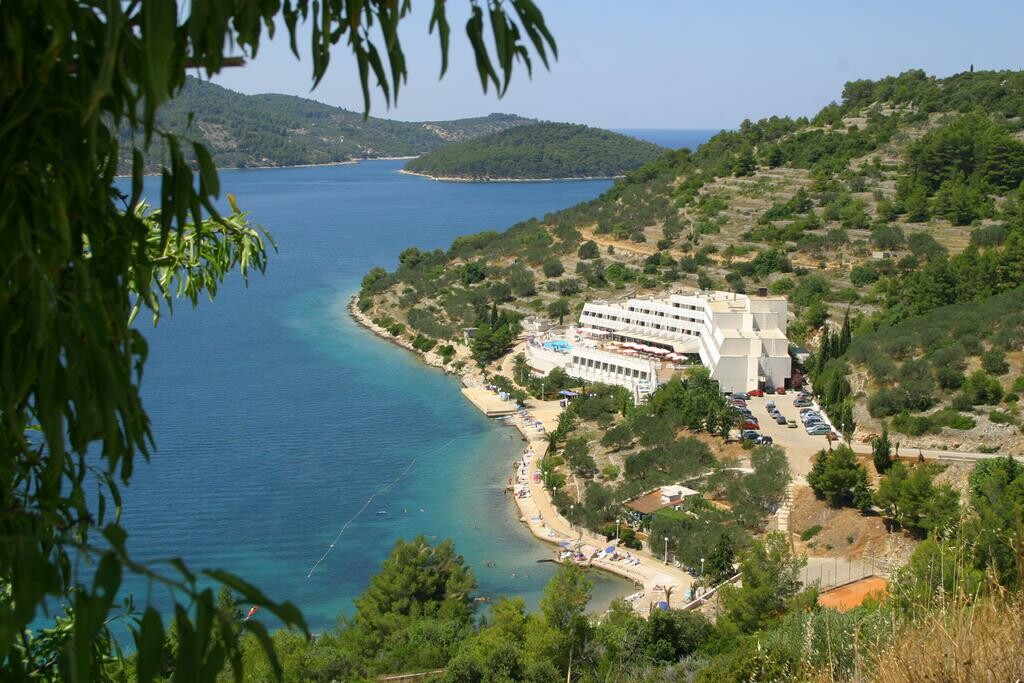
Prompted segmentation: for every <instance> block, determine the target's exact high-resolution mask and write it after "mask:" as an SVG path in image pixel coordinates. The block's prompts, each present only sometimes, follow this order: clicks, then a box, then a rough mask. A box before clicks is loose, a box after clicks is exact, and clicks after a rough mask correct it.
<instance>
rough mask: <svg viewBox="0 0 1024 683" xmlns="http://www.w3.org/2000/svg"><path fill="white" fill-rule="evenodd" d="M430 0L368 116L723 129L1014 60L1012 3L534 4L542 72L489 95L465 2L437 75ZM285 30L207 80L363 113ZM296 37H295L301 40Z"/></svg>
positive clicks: (1018, 57) (336, 65) (339, 64)
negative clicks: (298, 52) (554, 55)
mask: <svg viewBox="0 0 1024 683" xmlns="http://www.w3.org/2000/svg"><path fill="white" fill-rule="evenodd" d="M432 4H433V3H432V2H430V1H429V0H413V14H412V16H411V17H410V18H408V19H407V20H406V21H405V23H404V31H403V32H402V34H401V35H402V40H403V44H404V45H405V50H406V55H407V58H408V61H409V82H408V84H407V86H406V87H404V88H403V90H402V92H401V95H400V97H399V101H398V106H397V107H393V108H392V109H391V110H390V111H388V110H385V109H384V106H383V100H382V99H381V98H380V97H377V98H375V100H374V106H373V111H372V113H373V114H374V115H377V116H387V117H389V118H396V119H402V120H425V119H451V118H461V117H465V116H477V115H481V114H487V113H490V112H495V111H501V112H509V113H516V114H522V115H526V116H532V117H537V118H541V119H549V120H557V121H574V122H580V123H587V124H591V125H596V126H603V127H609V128H723V127H724V128H729V127H734V126H735V125H736V124H738V123H739V122H740V121H742V120H743V119H744V118H750V119H757V118H761V117H763V116H769V115H772V114H790V115H794V116H798V115H809V114H813V113H814V112H816V111H818V110H819V109H820V108H821V107H822V106H823V105H825V104H827V103H828V102H829V101H831V100H835V99H838V98H839V96H840V94H841V92H842V87H843V83H845V82H846V81H848V80H852V79H857V78H878V77H881V76H886V75H891V74H896V73H899V72H901V71H905V70H906V69H911V68H923V69H925V70H926V71H927V72H928V73H930V74H936V75H949V74H952V73H956V72H959V71H964V70H966V69H967V68H968V67H969V66H970V65H971V64H974V67H975V69H1019V68H1021V67H1022V66H1024V41H1022V40H1021V27H1022V26H1024V2H1019V1H1016V0H1015V1H1012V2H1011V1H1009V0H1007V1H1006V2H992V1H985V0H975V1H972V2H954V1H952V0H930V1H916V0H915V1H909V0H885V1H883V0H848V1H842V2H841V1H834V2H833V1H829V0H825V1H822V0H817V1H816V2H810V1H796V0H775V1H774V2H765V1H764V0H761V1H759V2H754V1H749V2H726V1H724V0H719V1H717V2H704V3H696V2H684V1H683V0H676V1H669V0H647V1H645V0H632V1H630V2H625V1H620V2H612V1H610V0H586V1H585V0H538V4H539V5H540V7H541V9H542V10H543V11H544V13H545V16H546V17H547V20H548V25H549V27H550V28H551V30H552V32H553V33H554V34H555V38H556V40H557V41H558V47H559V55H560V57H559V60H558V61H557V62H555V63H554V64H553V65H552V69H551V72H550V73H548V72H546V71H544V69H543V67H541V68H539V69H536V70H535V71H534V75H533V80H532V81H531V80H528V79H527V78H526V74H525V71H523V72H520V73H518V74H517V76H516V77H514V78H513V82H512V85H511V87H510V88H509V92H508V94H507V95H506V96H505V97H504V98H503V99H501V100H498V99H497V98H496V97H495V95H494V93H493V91H492V92H489V93H488V94H487V95H484V94H482V92H481V89H480V83H479V80H478V78H477V75H476V70H475V68H474V67H473V65H472V59H471V55H470V52H469V48H468V44H467V41H466V39H465V31H464V30H463V25H464V22H465V18H466V16H467V8H468V2H463V1H461V0H451V1H450V2H449V3H448V5H449V16H450V20H451V22H452V62H451V67H450V69H449V72H448V74H447V75H446V76H445V79H444V80H443V81H441V82H438V80H437V74H438V70H439V66H440V58H439V56H438V48H437V43H436V36H428V35H427V31H426V29H427V24H428V21H429V9H430V7H431V6H432ZM282 36H283V32H282V33H280V34H279V36H278V39H276V40H275V41H273V42H272V43H269V44H265V45H264V46H263V48H262V49H261V52H260V55H259V57H258V58H257V59H256V60H254V61H252V62H250V64H249V65H248V66H246V67H245V68H240V69H228V70H227V71H226V73H225V74H223V75H222V76H220V77H218V78H216V79H215V82H217V83H220V84H221V85H224V86H225V87H229V88H232V89H234V90H239V91H241V92H246V93H259V92H281V93H289V94H294V95H300V96H304V97H312V98H313V99H317V100H320V101H322V102H327V103H329V104H334V105H339V106H344V107H348V108H351V109H357V110H358V109H361V107H362V99H361V95H360V92H359V88H358V84H357V83H356V82H355V81H354V78H353V75H354V73H355V72H354V69H353V67H352V63H351V61H350V60H349V59H348V58H347V55H346V54H345V48H344V46H341V47H339V48H337V51H336V55H335V59H334V61H333V62H332V67H331V70H330V72H329V75H328V76H327V78H326V79H325V80H324V81H323V82H322V83H321V84H320V87H318V88H317V89H316V90H315V91H313V92H312V93H311V92H310V89H309V85H310V83H311V79H310V64H309V60H308V59H305V60H304V61H301V62H300V61H297V60H296V59H295V58H294V57H293V56H292V55H291V53H290V51H288V49H287V44H286V41H285V40H284V39H283V38H282ZM307 40H308V38H306V37H304V38H303V39H302V41H300V47H302V46H303V44H304V43H305V42H306V41H307Z"/></svg>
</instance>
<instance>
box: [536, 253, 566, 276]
mask: <svg viewBox="0 0 1024 683" xmlns="http://www.w3.org/2000/svg"><path fill="white" fill-rule="evenodd" d="M541 269H542V270H543V271H544V275H545V276H546V277H558V276H560V275H561V274H562V273H564V272H565V266H563V265H562V262H561V261H559V260H558V259H557V258H555V257H553V256H552V257H551V258H547V259H544V264H543V265H542V266H541Z"/></svg>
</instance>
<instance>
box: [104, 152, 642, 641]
mask: <svg viewBox="0 0 1024 683" xmlns="http://www.w3.org/2000/svg"><path fill="white" fill-rule="evenodd" d="M402 164H403V162H401V161H374V162H366V163H360V164H354V165H345V166H329V167H318V168H294V169H265V170H237V171H222V172H221V185H222V188H223V189H224V191H225V192H230V193H232V194H234V195H235V196H236V198H237V200H238V203H239V205H240V206H241V207H243V208H244V209H245V210H247V211H250V212H251V219H252V220H254V221H256V222H259V223H261V224H263V225H264V226H265V227H267V228H268V229H269V230H270V231H271V232H272V233H273V235H274V237H275V239H276V240H277V243H278V246H279V253H276V254H273V255H272V257H271V260H270V266H269V268H268V271H267V274H266V275H265V276H262V277H261V276H258V275H257V276H254V277H253V278H252V279H251V280H250V286H249V287H248V289H246V288H244V287H243V286H241V283H240V281H239V278H237V277H233V278H232V279H231V280H230V281H229V282H228V283H226V284H225V286H223V287H222V288H221V290H220V292H219V293H218V296H217V298H216V300H215V301H212V302H210V301H204V302H202V303H201V304H200V306H199V308H198V309H196V310H192V309H191V308H189V307H188V306H187V304H184V303H179V305H178V306H176V308H175V313H174V316H173V318H172V317H165V318H164V319H163V320H162V321H161V323H160V325H159V326H158V328H156V329H155V330H153V329H149V328H146V327H145V326H143V329H144V330H145V331H146V334H147V337H148V339H149V342H150V355H149V361H148V363H147V365H146V370H145V375H144V379H143V397H144V401H145V405H146V408H147V410H148V412H149V415H150V417H151V419H152V422H153V431H154V434H155V438H156V443H157V452H156V454H155V455H154V457H153V459H152V461H151V462H150V463H149V464H140V465H139V466H138V467H137V469H136V472H135V475H134V477H133V479H132V482H131V486H130V487H129V488H128V490H127V491H126V492H125V514H124V522H125V525H126V528H127V529H128V531H129V544H128V546H129V550H130V551H131V552H132V553H133V555H135V556H136V557H137V558H139V559H146V560H151V559H157V558H165V557H169V556H174V555H180V556H182V557H184V558H185V559H186V560H187V561H188V562H189V564H190V565H191V566H192V567H193V568H202V567H218V568H223V569H227V570H229V571H233V572H236V573H238V574H240V575H242V576H243V577H245V578H246V579H248V580H250V581H251V582H253V583H255V584H256V585H257V586H259V587H260V588H261V589H263V590H264V591H265V592H266V593H267V594H268V595H269V596H271V597H273V598H275V599H287V600H291V601H292V602H294V603H296V604H297V605H298V606H299V607H300V608H301V609H302V610H303V612H304V614H305V616H306V619H307V620H308V622H309V624H310V626H311V627H312V628H314V629H316V630H320V629H323V628H327V627H330V626H331V625H333V624H334V623H335V621H336V619H337V616H338V614H339V613H341V612H345V613H351V612H352V611H353V605H352V600H353V598H355V597H356V596H357V595H358V594H359V593H360V592H361V591H362V590H363V589H364V588H365V587H366V584H367V582H368V580H369V578H370V576H371V575H372V574H373V573H375V572H376V571H377V569H378V568H379V566H380V563H381V561H382V560H383V559H384V558H385V557H386V556H387V554H388V553H389V551H390V549H391V547H392V546H393V544H394V542H395V541H396V540H397V539H399V538H412V537H413V536H415V535H417V534H423V535H425V536H427V537H428V538H429V539H430V540H432V541H437V540H440V539H443V538H452V539H453V540H454V541H455V543H456V547H457V549H458V551H459V552H460V553H462V554H463V555H464V556H465V558H466V560H467V562H468V563H469V564H470V565H471V566H472V567H473V568H474V570H475V572H476V575H477V579H478V581H479V584H480V588H479V591H478V593H479V594H481V595H485V596H496V595H510V594H517V595H522V596H524V598H525V599H526V601H527V604H528V605H530V606H536V604H537V602H538V600H539V598H540V594H541V591H542V589H543V586H544V583H545V582H546V581H547V579H548V577H550V575H551V573H552V570H553V565H551V564H550V563H545V564H537V563H536V560H537V559H540V558H546V557H549V552H548V549H547V546H546V545H544V544H542V543H540V542H539V541H537V540H535V539H533V538H532V537H531V536H530V535H529V534H528V532H527V531H526V530H525V529H524V528H523V527H522V525H521V524H520V522H519V521H518V514H517V510H516V507H515V505H514V504H513V502H512V501H511V500H509V499H508V498H507V497H506V494H505V493H504V484H505V482H506V480H507V477H508V476H509V475H510V473H511V464H512V461H513V460H514V459H515V457H516V455H517V454H518V453H519V452H520V450H521V443H522V442H521V441H520V438H519V434H518V432H515V431H514V430H512V429H511V428H509V427H505V426H503V425H501V424H500V423H495V422H493V421H489V420H487V419H486V418H484V417H483V416H482V415H481V414H480V413H479V412H478V411H476V409H475V408H473V407H472V406H470V405H469V403H468V402H466V401H465V400H464V399H463V398H462V397H461V395H460V394H459V392H458V382H457V381H456V380H454V379H452V378H450V377H447V376H445V375H444V374H443V373H441V372H439V371H437V370H434V369H432V368H428V367H426V366H424V365H422V364H421V363H420V362H419V361H418V359H417V358H416V357H415V356H413V355H412V354H410V353H408V352H407V351H405V350H403V349H399V348H398V347H395V346H393V345H391V344H388V343H386V342H384V341H382V340H380V339H378V338H377V337H375V336H373V335H372V334H370V333H368V332H366V331H365V330H363V329H362V328H360V327H359V326H357V325H356V324H355V323H353V322H352V321H351V319H350V318H349V317H348V315H347V313H346V311H345V304H346V302H347V299H348V297H349V296H350V295H351V294H352V293H353V292H355V291H356V290H357V289H358V287H359V281H360V279H361V278H362V276H363V274H365V272H366V271H367V270H368V269H370V268H371V267H373V266H384V267H386V268H392V267H394V265H395V263H396V260H397V254H398V253H399V251H401V249H403V248H405V247H407V246H418V247H420V248H423V249H433V248H436V247H441V248H445V247H447V246H448V245H449V244H450V243H451V241H452V240H453V239H454V238H455V237H457V236H459V235H463V234H467V233H470V232H476V231H479V230H494V229H497V230H500V229H504V228H506V227H508V226H510V225H512V224H513V223H515V222H517V221H520V220H525V219H527V218H530V217H531V216H538V217H540V216H543V215H544V214H545V213H547V212H550V211H554V210H557V209H560V208H564V207H568V206H571V205H573V204H575V203H577V202H580V201H584V200H588V199H591V198H593V197H595V196H597V195H598V194H600V193H601V192H602V191H603V190H604V189H606V188H607V187H608V186H609V185H610V182H609V181H605V180H596V181H572V182H547V183H480V184H476V183H442V182H436V181H431V180H428V179H424V178H419V177H415V176H408V175H404V174H400V173H398V172H397V171H398V169H399V168H401V166H402ZM153 191H154V192H155V191H156V188H155V187H154V188H153ZM391 482H395V483H394V486H393V487H392V488H390V489H389V490H388V491H386V492H385V493H383V494H381V495H380V496H379V497H378V498H377V499H376V500H374V501H373V503H372V504H370V506H369V507H367V508H366V511H365V512H364V513H362V514H361V515H360V516H358V517H357V518H356V519H355V520H354V521H353V522H352V523H351V525H350V526H348V528H347V529H346V531H345V532H344V534H343V535H342V536H341V538H340V540H339V542H338V543H337V545H336V546H335V547H334V549H333V550H332V551H331V552H330V554H329V555H328V556H327V557H326V559H325V560H324V561H323V562H322V563H321V564H320V565H319V566H318V567H317V569H316V571H315V572H314V573H313V574H312V576H311V577H309V578H307V574H308V573H309V571H310V568H311V567H312V566H313V565H314V563H315V562H316V561H317V560H318V558H320V557H321V556H322V555H323V554H324V552H325V550H327V549H328V546H329V544H330V543H331V542H332V541H333V540H334V538H335V537H336V535H337V534H338V532H339V529H340V528H341V527H342V526H343V524H345V522H346V521H348V520H349V519H351V518H352V517H353V516H354V515H355V514H356V513H357V512H358V511H359V510H360V508H362V507H363V506H364V505H365V504H366V502H367V499H368V498H369V497H370V496H372V495H373V494H374V493H375V492H377V491H379V490H380V489H381V488H382V487H384V486H386V485H387V484H389V483H391ZM383 510H386V511H387V514H386V515H379V514H377V512H378V511H383ZM488 561H491V562H493V563H495V564H496V567H495V568H488V567H487V566H486V563H487V562H488ZM513 575H514V576H513ZM592 578H593V579H594V581H595V602H596V603H603V604H606V603H607V602H608V601H610V599H611V598H612V597H614V596H615V595H619V594H622V593H624V592H627V591H628V590H629V586H628V585H626V584H625V583H624V582H622V581H620V580H617V579H614V578H611V577H608V576H606V575H602V574H598V573H595V574H593V575H592ZM127 589H129V590H132V591H133V592H134V593H135V595H136V600H137V604H138V603H141V604H145V602H146V600H147V599H149V600H152V601H153V602H154V603H156V604H157V605H158V606H159V607H164V608H165V607H166V606H167V604H168V602H167V596H166V595H165V594H164V593H163V592H162V590H161V589H156V588H154V589H152V591H150V590H149V587H148V586H146V585H145V584H143V583H140V582H138V581H136V582H134V583H129V584H128V585H127Z"/></svg>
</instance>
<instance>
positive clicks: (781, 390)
mask: <svg viewBox="0 0 1024 683" xmlns="http://www.w3.org/2000/svg"><path fill="white" fill-rule="evenodd" d="M775 393H776V394H778V395H779V396H785V395H786V387H776V388H775Z"/></svg>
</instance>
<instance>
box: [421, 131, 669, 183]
mask: <svg viewBox="0 0 1024 683" xmlns="http://www.w3.org/2000/svg"><path fill="white" fill-rule="evenodd" d="M666 151H667V150H666V149H665V148H664V147H659V146H658V145H654V144H651V143H649V142H644V141H642V140H637V139H636V138H632V137H629V136H627V135H621V134H619V133H613V132H611V131H608V130H602V129H600V128H590V127H588V126H581V125H576V124H571V123H537V124H533V125H529V126H517V127H516V128H508V129H507V130H502V131H499V132H496V133H492V134H490V135H484V136H481V137H478V138H473V139H471V140H467V141H465V142H460V143H458V144H454V145H449V146H447V147H444V148H441V149H438V150H435V151H433V152H430V153H428V154H424V155H423V156H421V157H419V158H418V159H413V160H412V161H410V162H409V163H408V164H406V166H405V169H406V170H407V171H410V172H412V173H422V174H423V175H428V176H431V177H434V178H462V179H467V180H498V179H539V178H597V177H611V176H618V175H623V174H625V173H626V172H627V171H632V170H634V169H636V168H639V167H640V166H642V165H644V164H645V163H647V162H649V161H651V160H653V159H655V158H657V157H659V156H661V155H662V154H664V153H665V152H666Z"/></svg>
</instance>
